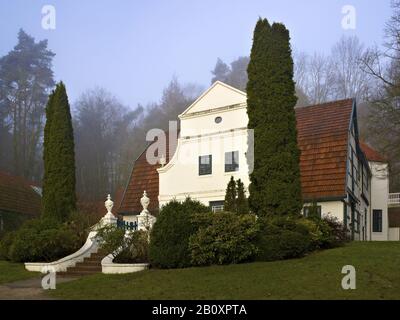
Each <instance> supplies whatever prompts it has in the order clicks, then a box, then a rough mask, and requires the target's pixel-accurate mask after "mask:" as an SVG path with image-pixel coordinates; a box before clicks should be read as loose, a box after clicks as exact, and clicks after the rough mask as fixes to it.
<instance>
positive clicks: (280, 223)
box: [256, 216, 312, 261]
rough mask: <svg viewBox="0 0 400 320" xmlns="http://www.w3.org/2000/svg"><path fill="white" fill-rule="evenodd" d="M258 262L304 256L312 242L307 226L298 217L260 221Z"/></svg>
mask: <svg viewBox="0 0 400 320" xmlns="http://www.w3.org/2000/svg"><path fill="white" fill-rule="evenodd" d="M258 223H259V225H260V231H259V234H258V237H257V242H256V243H257V247H258V250H259V251H258V255H257V260H258V261H274V260H283V259H291V258H299V257H302V256H304V255H305V254H306V253H307V252H308V251H310V250H311V246H312V241H311V236H310V233H309V231H308V229H307V227H306V226H304V225H302V224H300V223H299V218H297V217H290V216H289V217H266V218H261V219H259V221H258Z"/></svg>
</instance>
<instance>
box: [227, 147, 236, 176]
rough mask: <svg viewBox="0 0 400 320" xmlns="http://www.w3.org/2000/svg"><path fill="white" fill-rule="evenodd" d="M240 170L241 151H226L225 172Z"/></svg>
mask: <svg viewBox="0 0 400 320" xmlns="http://www.w3.org/2000/svg"><path fill="white" fill-rule="evenodd" d="M233 171H239V151H232V152H225V172H233Z"/></svg>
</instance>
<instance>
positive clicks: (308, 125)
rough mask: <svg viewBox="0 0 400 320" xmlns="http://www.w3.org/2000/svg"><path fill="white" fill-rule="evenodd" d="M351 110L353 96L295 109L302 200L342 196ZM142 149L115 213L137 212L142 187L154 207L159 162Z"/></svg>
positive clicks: (344, 184)
mask: <svg viewBox="0 0 400 320" xmlns="http://www.w3.org/2000/svg"><path fill="white" fill-rule="evenodd" d="M352 110H353V99H347V100H340V101H334V102H329V103H324V104H320V105H314V106H308V107H302V108H296V118H297V131H298V144H299V148H300V150H301V157H300V171H301V184H302V191H303V198H304V199H305V200H313V199H321V198H341V197H345V195H346V163H347V148H348V132H349V127H350V120H351V115H352ZM167 136H168V135H167ZM167 140H168V139H167ZM167 149H168V148H167ZM146 150H147V149H146ZM146 150H145V151H144V152H143V153H142V154H141V155H140V156H139V158H138V159H137V160H136V162H135V164H134V167H133V170H132V174H131V178H130V180H129V183H128V185H127V188H126V190H125V194H124V197H123V200H122V203H121V207H120V209H119V210H118V212H119V213H139V212H140V211H141V210H142V207H141V205H140V198H141V197H142V193H143V190H146V191H147V194H148V196H149V198H150V206H149V210H150V211H151V212H156V211H157V210H158V191H159V190H158V188H159V185H158V182H159V181H158V173H157V171H156V169H157V168H158V167H159V165H150V164H149V163H148V162H147V161H146ZM168 160H169V155H168V156H167V161H168Z"/></svg>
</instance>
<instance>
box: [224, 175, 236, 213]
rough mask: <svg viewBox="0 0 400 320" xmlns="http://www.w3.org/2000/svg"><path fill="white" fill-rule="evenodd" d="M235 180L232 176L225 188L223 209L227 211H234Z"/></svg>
mask: <svg viewBox="0 0 400 320" xmlns="http://www.w3.org/2000/svg"><path fill="white" fill-rule="evenodd" d="M236 194H237V193H236V182H235V179H233V177H231V179H230V180H229V183H228V186H227V188H226V194H225V201H224V210H225V211H229V212H236Z"/></svg>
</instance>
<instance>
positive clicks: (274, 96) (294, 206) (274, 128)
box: [247, 19, 302, 215]
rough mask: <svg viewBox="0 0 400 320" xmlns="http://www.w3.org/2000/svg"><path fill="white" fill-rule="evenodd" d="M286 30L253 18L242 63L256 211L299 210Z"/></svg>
mask: <svg viewBox="0 0 400 320" xmlns="http://www.w3.org/2000/svg"><path fill="white" fill-rule="evenodd" d="M289 40H290V39H289V31H288V30H287V29H286V28H285V26H284V25H283V24H280V23H274V24H273V25H272V26H271V25H270V24H269V22H268V21H267V20H266V19H259V20H258V22H257V24H256V27H255V30H254V36H253V46H252V49H251V55H250V63H249V66H248V78H249V81H248V83H247V113H248V116H249V123H248V128H249V129H254V170H253V172H252V174H251V175H250V180H251V184H250V187H249V191H250V198H249V205H250V209H251V210H252V211H253V212H254V213H256V214H258V215H269V214H272V215H287V214H294V215H297V214H300V210H301V208H302V199H301V184H300V167H299V161H300V151H299V148H298V146H297V129H296V117H295V110H294V106H295V104H296V100H297V98H296V95H295V84H294V81H293V60H292V56H291V48H290V43H289Z"/></svg>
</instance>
